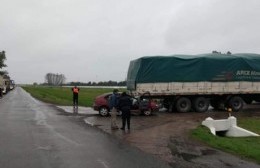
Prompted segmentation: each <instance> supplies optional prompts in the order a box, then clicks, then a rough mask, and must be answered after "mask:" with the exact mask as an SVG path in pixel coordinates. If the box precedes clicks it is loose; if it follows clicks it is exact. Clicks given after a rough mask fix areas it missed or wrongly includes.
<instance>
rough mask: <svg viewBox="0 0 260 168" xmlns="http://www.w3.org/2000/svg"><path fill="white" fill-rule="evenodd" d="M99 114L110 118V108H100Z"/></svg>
mask: <svg viewBox="0 0 260 168" xmlns="http://www.w3.org/2000/svg"><path fill="white" fill-rule="evenodd" d="M99 114H100V115H101V116H103V117H106V116H108V108H107V107H100V109H99Z"/></svg>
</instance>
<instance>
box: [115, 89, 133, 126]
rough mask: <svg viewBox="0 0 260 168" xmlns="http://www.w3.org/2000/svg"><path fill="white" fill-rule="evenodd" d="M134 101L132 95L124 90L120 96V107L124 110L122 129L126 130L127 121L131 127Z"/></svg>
mask: <svg viewBox="0 0 260 168" xmlns="http://www.w3.org/2000/svg"><path fill="white" fill-rule="evenodd" d="M131 106H132V101H131V99H130V96H129V95H127V94H126V92H123V93H122V95H121V97H120V98H119V102H118V107H119V109H120V110H121V111H122V127H121V129H122V130H125V125H126V122H127V128H128V129H130V118H131V112H130V109H131Z"/></svg>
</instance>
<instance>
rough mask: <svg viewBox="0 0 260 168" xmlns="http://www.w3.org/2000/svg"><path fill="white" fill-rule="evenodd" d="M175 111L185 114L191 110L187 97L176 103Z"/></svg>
mask: <svg viewBox="0 0 260 168" xmlns="http://www.w3.org/2000/svg"><path fill="white" fill-rule="evenodd" d="M176 110H177V111H178V112H181V113H185V112H188V111H190V110H191V101H190V99H189V98H187V97H181V98H179V99H178V100H177V101H176Z"/></svg>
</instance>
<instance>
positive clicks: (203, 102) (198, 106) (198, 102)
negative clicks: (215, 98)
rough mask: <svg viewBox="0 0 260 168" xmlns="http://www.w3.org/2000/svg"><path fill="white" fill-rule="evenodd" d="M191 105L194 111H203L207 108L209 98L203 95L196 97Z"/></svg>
mask: <svg viewBox="0 0 260 168" xmlns="http://www.w3.org/2000/svg"><path fill="white" fill-rule="evenodd" d="M192 106H193V108H194V109H195V111H196V112H205V111H207V110H208V108H209V100H208V99H206V98H205V97H197V98H195V99H194V101H193V102H192Z"/></svg>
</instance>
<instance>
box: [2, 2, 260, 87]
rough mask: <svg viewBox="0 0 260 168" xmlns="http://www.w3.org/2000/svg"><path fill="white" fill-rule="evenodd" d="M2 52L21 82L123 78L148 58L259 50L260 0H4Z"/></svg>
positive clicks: (18, 81)
mask: <svg viewBox="0 0 260 168" xmlns="http://www.w3.org/2000/svg"><path fill="white" fill-rule="evenodd" d="M0 2H1V3H0V51H2V50H5V51H6V57H7V60H6V64H7V65H8V67H7V68H6V70H7V71H8V72H9V75H10V76H11V78H13V79H14V80H15V81H16V83H23V84H25V83H26V84H30V83H33V82H37V83H43V82H44V76H45V75H46V74H47V73H49V72H50V73H62V74H64V75H65V77H66V78H67V80H66V82H71V81H81V82H88V81H96V82H97V81H108V80H114V81H123V80H125V79H126V75H127V69H128V66H129V62H130V61H131V60H133V59H137V58H139V57H142V56H153V55H173V54H202V53H210V52H211V51H213V50H217V51H220V52H223V53H224V52H227V51H231V52H232V53H260V32H259V31H260V1H259V0H1V1H0Z"/></svg>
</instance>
